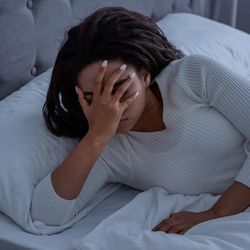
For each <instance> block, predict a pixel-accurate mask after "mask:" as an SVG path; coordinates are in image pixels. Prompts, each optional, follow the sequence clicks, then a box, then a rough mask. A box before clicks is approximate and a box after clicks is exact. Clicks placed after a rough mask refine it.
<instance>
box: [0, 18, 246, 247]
mask: <svg viewBox="0 0 250 250" xmlns="http://www.w3.org/2000/svg"><path fill="white" fill-rule="evenodd" d="M158 25H159V26H160V27H161V28H162V30H163V31H164V33H165V34H166V35H167V37H168V39H169V40H170V41H171V42H173V44H175V45H176V46H177V47H178V48H180V49H182V50H183V51H184V53H185V54H203V55H208V56H210V57H212V58H214V59H216V60H218V61H220V62H222V63H224V64H227V66H229V67H230V68H231V69H233V70H237V71H239V72H240V73H241V74H243V75H245V76H247V77H250V73H249V72H250V35H248V34H246V33H244V32H241V31H238V30H235V29H233V28H230V27H229V26H226V25H223V24H219V23H216V22H214V21H211V20H208V19H206V18H202V17H199V16H196V15H191V14H182V13H179V14H177V13H176V14H170V15H167V17H165V18H163V19H162V20H160V21H159V22H158ZM34 86H35V85H33V88H34ZM37 86H39V85H37ZM40 87H41V89H37V90H36V94H37V96H40V97H41V96H44V90H45V89H46V87H45V86H44V85H43V86H42V85H40ZM27 88H28V87H27V86H26V89H27ZM29 91H30V93H32V91H35V89H32V88H30V89H29ZM34 97H35V96H34ZM15 98H16V99H13V100H18V99H20V98H24V97H22V96H21V95H19V94H18V93H16V94H15ZM9 100H11V99H9ZM35 100H37V99H35V98H34V99H30V100H29V99H28V100H27V101H26V103H28V102H30V103H31V104H34V101H35ZM38 101H39V102H41V101H42V99H39V100H38ZM36 105H38V103H36ZM39 105H41V103H40V104H39ZM20 108H21V107H19V106H17V107H14V106H12V107H11V110H10V109H9V110H8V112H9V111H10V112H13V114H14V115H16V116H17V114H16V113H17V111H18V110H20ZM0 111H1V102H0ZM28 111H29V110H27V113H28V114H29V112H28ZM32 112H34V113H37V112H40V110H37V109H36V107H35V106H34V108H33V109H32ZM0 113H1V112H0ZM13 117H15V116H11V117H9V118H8V119H10V120H11V119H14V118H13ZM35 121H36V122H35V123H39V120H38V119H36V120H35ZM39 126H40V123H39V124H38V126H37V127H39ZM47 139H48V141H49V140H50V139H51V137H49V135H48V138H47ZM53 140H54V139H53ZM31 142H32V140H31ZM55 142H56V143H57V144H55V145H61V139H60V140H59V139H57V138H55ZM73 144H74V143H71V142H70V144H69V143H68V144H65V145H67V146H69V147H68V148H67V147H65V148H62V151H61V152H60V154H59V155H58V156H56V157H55V156H54V157H55V158H56V159H55V160H56V161H60V160H61V159H62V158H63V157H65V155H66V154H67V153H68V151H69V150H70V149H71V148H72V146H73ZM52 146H53V145H52ZM37 150H40V148H37ZM42 150H44V151H43V154H46V150H47V149H45V148H42ZM2 152H4V151H2ZM39 152H40V151H37V152H36V153H37V154H38V153H39ZM4 157H5V156H4ZM4 157H1V159H2V158H4ZM19 157H21V155H20V156H19ZM6 159H7V158H6ZM7 160H8V159H7ZM10 160H11V159H10ZM32 160H33V159H32ZM34 160H36V162H39V160H40V159H38V158H35V159H34ZM55 160H53V164H54V165H55ZM51 161H52V160H51ZM51 165H52V162H51ZM42 171H43V172H41V173H37V172H35V171H34V173H31V176H32V178H34V180H38V179H40V178H42V176H44V175H45V174H47V173H48V171H49V169H48V168H47V165H46V164H44V167H43V170H42ZM10 174H11V172H10ZM28 177H29V175H27V178H28ZM13 178H14V180H15V176H13ZM25 178H26V177H25ZM2 179H3V180H4V175H3V178H2ZM5 180H6V178H5ZM33 184H35V183H33V182H32V183H31V184H29V185H28V183H27V184H26V185H23V187H20V188H19V189H15V190H14V189H13V190H14V191H15V192H18V193H20V194H21V193H22V192H23V193H25V194H26V195H25V197H26V198H25V200H26V202H27V203H26V205H25V204H20V203H18V201H15V200H14V197H13V196H6V198H8V199H7V200H6V202H7V203H3V201H4V198H5V197H2V198H3V199H2V198H1V202H2V203H1V205H4V204H9V206H10V205H11V204H15V206H13V205H12V207H10V208H9V209H7V205H6V206H5V207H4V208H6V209H5V210H4V211H5V212H6V214H8V215H11V214H13V213H14V210H17V209H19V210H18V211H19V213H18V216H16V218H15V222H14V221H13V220H11V219H10V218H9V217H7V216H5V215H4V214H2V213H0V249H4V250H8V249H20V250H21V249H34V250H38V249H48V250H49V249H53V250H56V249H61V250H64V249H72V246H73V244H75V245H74V246H75V249H83V247H84V249H105V250H107V249H109V250H111V249H115V250H117V249H119V250H122V246H123V245H124V246H126V249H131V250H133V249H154V250H161V249H164V250H165V249H171V250H172V249H173V250H179V249H182V250H186V249H194V250H196V249H201V248H202V249H213V250H222V249H223V250H230V249H233V250H236V249H237V250H241V249H250V247H249V246H250V244H249V243H250V242H249V240H248V239H247V237H246V236H247V232H250V214H249V212H250V211H248V212H247V211H246V212H245V213H242V214H239V215H237V216H236V215H235V216H230V217H227V218H223V219H222V218H221V219H217V220H212V221H209V222H204V223H201V224H199V225H196V226H195V227H194V228H191V229H190V230H189V231H188V232H186V234H185V235H184V236H180V235H173V234H172V235H168V234H166V233H163V232H151V231H150V230H151V229H152V228H153V226H155V225H156V224H157V223H158V222H159V221H160V220H161V219H162V218H164V217H167V215H168V214H169V211H170V210H171V212H173V211H179V209H184V208H186V209H190V210H192V209H193V210H192V211H196V210H199V209H201V210H203V209H204V208H205V207H207V206H210V205H211V204H212V203H213V202H214V201H215V199H217V197H212V196H210V195H201V196H199V197H198V196H193V197H191V196H190V197H189V196H186V197H183V196H182V195H177V196H169V195H168V194H166V192H164V190H162V189H160V188H153V189H150V190H147V191H145V192H143V193H142V192H140V191H138V190H135V189H132V188H127V187H126V186H124V187H121V188H120V189H119V190H118V191H116V192H115V193H114V194H112V195H111V196H110V197H108V198H107V199H105V200H104V201H102V202H101V203H100V204H99V205H98V206H96V207H95V208H94V209H93V210H92V211H91V212H90V213H88V214H87V216H85V217H83V218H81V219H80V220H79V221H76V223H75V224H73V225H72V226H71V225H70V226H66V227H64V228H63V227H61V228H60V230H61V232H60V233H59V232H58V233H57V234H56V233H55V234H52V235H40V236H39V235H34V234H30V233H28V232H25V231H24V230H23V229H24V228H22V227H20V226H18V225H17V224H15V223H17V222H20V224H21V225H22V226H26V229H27V230H28V229H30V230H33V228H32V227H30V225H31V222H30V220H27V214H28V212H27V209H28V208H29V200H30V197H29V195H30V194H29V192H30V188H31V187H32V185H33ZM1 185H3V187H4V188H7V187H9V186H8V185H9V184H8V183H7V182H6V183H3V182H2V183H0V187H1V188H2V186H1ZM10 187H11V185H10ZM13 190H10V192H11V191H13ZM6 191H8V190H6ZM27 191H28V192H27ZM8 192H9V191H8ZM138 193H140V195H139V196H137V197H136V198H135V199H133V198H134V196H135V195H136V194H138ZM0 194H1V193H0ZM0 196H1V195H0ZM11 197H12V198H13V199H12V198H11ZM19 198H20V197H19ZM131 199H133V200H131ZM20 201H21V199H20ZM14 202H16V203H14ZM128 202H129V203H128ZM126 203H128V204H127V206H125V207H123V205H125V204H126ZM189 205H190V206H189ZM17 206H18V207H17ZM122 207H123V208H122ZM120 208H121V210H119V211H117V213H114V214H112V213H113V212H114V211H116V210H117V209H120ZM135 208H136V209H135ZM135 211H136V212H137V213H135ZM157 211H158V212H159V213H157ZM109 215H110V217H108V218H107V219H106V220H104V221H103V222H102V220H103V219H104V218H106V217H107V216H109ZM21 216H22V217H21ZM100 222H101V223H100ZM99 223H100V224H99ZM98 224H99V225H98ZM97 225H98V226H97ZM96 226H97V227H96ZM104 228H106V229H108V230H106V231H105V233H104V232H103V229H104ZM40 229H41V230H42V226H41V228H40ZM93 229H94V230H93ZM91 230H93V231H91ZM58 231H59V229H58ZM248 234H249V233H248ZM97 235H98V237H100V238H99V239H100V240H99V241H98V242H95V240H96V237H97ZM114 237H115V238H114ZM249 239H250V237H249ZM124 240H126V244H122V243H123V242H124ZM111 243H112V244H113V245H112V246H111ZM99 244H100V245H99ZM118 244H119V245H118ZM3 246H4V248H3ZM17 246H18V247H17ZM142 246H143V247H142ZM167 246H168V247H169V248H167ZM150 247H151V248H150ZM163 247H164V248H163ZM124 249H125V248H124Z"/></svg>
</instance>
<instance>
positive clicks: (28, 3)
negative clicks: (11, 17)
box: [26, 0, 33, 9]
mask: <svg viewBox="0 0 250 250" xmlns="http://www.w3.org/2000/svg"><path fill="white" fill-rule="evenodd" d="M26 6H27V8H28V9H32V8H33V1H32V0H29V1H28V2H27V4H26Z"/></svg>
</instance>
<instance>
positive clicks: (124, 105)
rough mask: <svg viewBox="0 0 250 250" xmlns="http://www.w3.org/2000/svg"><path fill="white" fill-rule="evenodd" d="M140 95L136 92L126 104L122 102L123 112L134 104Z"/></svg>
mask: <svg viewBox="0 0 250 250" xmlns="http://www.w3.org/2000/svg"><path fill="white" fill-rule="evenodd" d="M138 95H139V91H136V92H135V93H133V94H132V95H131V96H130V97H129V98H128V99H127V100H125V101H124V102H122V103H121V106H122V108H123V110H125V109H126V108H127V107H128V106H129V105H130V103H132V102H133V101H134V100H135V99H136V97H137V96H138Z"/></svg>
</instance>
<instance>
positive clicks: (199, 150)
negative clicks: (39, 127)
mask: <svg viewBox="0 0 250 250" xmlns="http://www.w3.org/2000/svg"><path fill="white" fill-rule="evenodd" d="M183 39H185V37H183ZM43 111H44V118H45V121H46V124H47V127H48V129H49V130H50V131H51V132H52V133H53V134H55V135H57V136H67V137H72V138H79V144H78V145H77V146H76V148H75V149H74V150H73V151H72V152H71V154H70V155H69V156H68V157H67V158H66V159H65V160H64V161H63V162H62V163H61V164H60V166H58V167H57V168H56V169H55V170H54V171H53V172H51V174H50V175H48V176H47V177H46V178H44V179H43V180H42V181H41V182H40V183H39V184H38V185H37V186H36V188H35V190H34V192H33V200H32V216H33V219H34V220H38V221H42V222H44V223H47V224H51V225H61V224H63V223H65V222H67V221H68V220H70V219H72V218H73V216H75V215H76V214H77V213H78V212H79V211H80V210H81V209H82V208H83V207H85V206H86V205H87V204H88V202H89V201H90V200H91V198H93V197H94V196H95V195H96V194H97V192H99V191H100V190H101V189H102V188H103V187H104V186H105V184H106V183H110V182H120V183H124V184H126V185H129V186H131V187H134V188H137V189H140V190H147V189H149V188H150V187H153V186H159V187H163V188H165V189H166V190H167V191H168V192H169V193H173V194H176V193H181V194H186V195H199V194H202V193H211V194H221V197H220V199H219V200H218V201H217V202H216V203H215V204H214V206H213V207H211V208H210V209H209V210H207V211H201V212H199V213H197V212H196V213H195V212H187V211H182V212H179V213H175V214H172V215H171V216H170V217H169V218H166V219H165V220H163V221H162V222H161V223H160V224H159V225H157V226H156V227H155V228H153V229H152V230H154V231H164V232H167V233H179V234H183V233H185V232H186V231H187V230H188V229H189V228H191V227H192V226H194V225H196V224H198V223H201V222H203V221H206V220H210V219H213V218H219V217H223V216H228V215H233V214H237V213H240V212H243V211H244V210H245V209H246V208H247V207H248V206H249V205H250V119H249V117H250V82H249V81H248V80H247V79H245V78H243V77H241V76H240V75H238V74H236V73H235V72H232V71H230V70H229V69H228V68H226V67H225V66H224V65H222V64H220V63H218V62H217V61H214V60H212V59H210V58H208V57H205V56H201V55H190V56H184V55H183V54H182V53H181V51H180V50H178V49H176V48H175V47H174V46H173V45H172V44H171V43H170V42H169V41H168V40H167V38H166V37H165V36H164V34H163V32H162V31H161V30H160V28H159V27H158V26H157V25H156V24H155V23H154V22H153V21H152V20H151V19H150V18H148V17H146V16H143V15H141V14H139V13H137V12H133V11H130V10H127V9H125V8H122V7H104V8H101V9H99V10H97V11H96V12H94V13H93V14H91V15H90V16H88V17H87V18H86V19H85V20H84V21H83V22H82V23H81V24H79V25H78V26H75V27H73V28H72V29H71V30H70V31H69V32H68V39H67V40H66V42H65V43H64V45H63V46H62V48H61V50H60V51H59V54H58V56H57V59H56V62H55V65H54V68H53V73H52V78H51V83H50V86H49V90H48V93H47V99H46V103H45V105H44V107H43ZM110 193H111V192H110ZM103 198H105V197H103Z"/></svg>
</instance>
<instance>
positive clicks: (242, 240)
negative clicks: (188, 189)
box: [72, 187, 250, 250]
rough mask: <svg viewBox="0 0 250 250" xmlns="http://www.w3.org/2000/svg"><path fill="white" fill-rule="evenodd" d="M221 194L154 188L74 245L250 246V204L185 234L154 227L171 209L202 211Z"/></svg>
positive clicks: (89, 248)
mask: <svg viewBox="0 0 250 250" xmlns="http://www.w3.org/2000/svg"><path fill="white" fill-rule="evenodd" d="M219 197H220V195H216V196H213V195H211V194H201V195H193V196H187V195H182V194H174V195H173V194H169V193H168V192H167V191H166V190H165V189H163V188H159V187H154V188H150V189H148V190H147V191H144V192H142V193H139V194H138V195H136V197H135V198H134V199H133V200H131V201H130V202H129V203H128V204H127V205H125V206H124V207H122V208H121V209H119V210H118V211H116V212H115V213H113V214H112V215H110V216H109V217H107V218H106V219H105V220H103V221H102V222H101V223H100V224H99V225H98V226H97V227H96V228H95V229H94V230H93V231H92V232H90V233H89V234H88V235H87V236H85V237H82V238H78V239H75V240H74V241H73V244H72V247H73V249H75V250H83V249H84V250H117V249H119V250H127V249H130V250H137V249H138V250H139V249H143V250H152V249H154V250H166V249H169V250H190V249H192V250H200V249H203V250H207V249H210V250H247V249H250V237H249V232H250V208H248V209H246V210H245V211H244V212H242V213H239V214H236V215H232V216H227V217H222V218H218V219H213V220H209V221H205V222H202V223H200V224H197V225H195V226H194V227H192V228H190V229H189V230H188V231H187V232H186V233H185V234H184V235H179V234H173V233H171V234H170V233H165V232H163V231H157V232H153V231H152V229H153V228H154V227H155V226H156V225H158V224H159V223H160V222H161V221H162V220H163V219H165V218H167V217H168V216H169V215H170V214H171V213H177V212H180V211H193V212H201V211H204V210H207V209H209V208H210V207H212V206H213V204H214V203H215V202H216V201H217V200H218V199H219ZM97 239H98V240H97Z"/></svg>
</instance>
